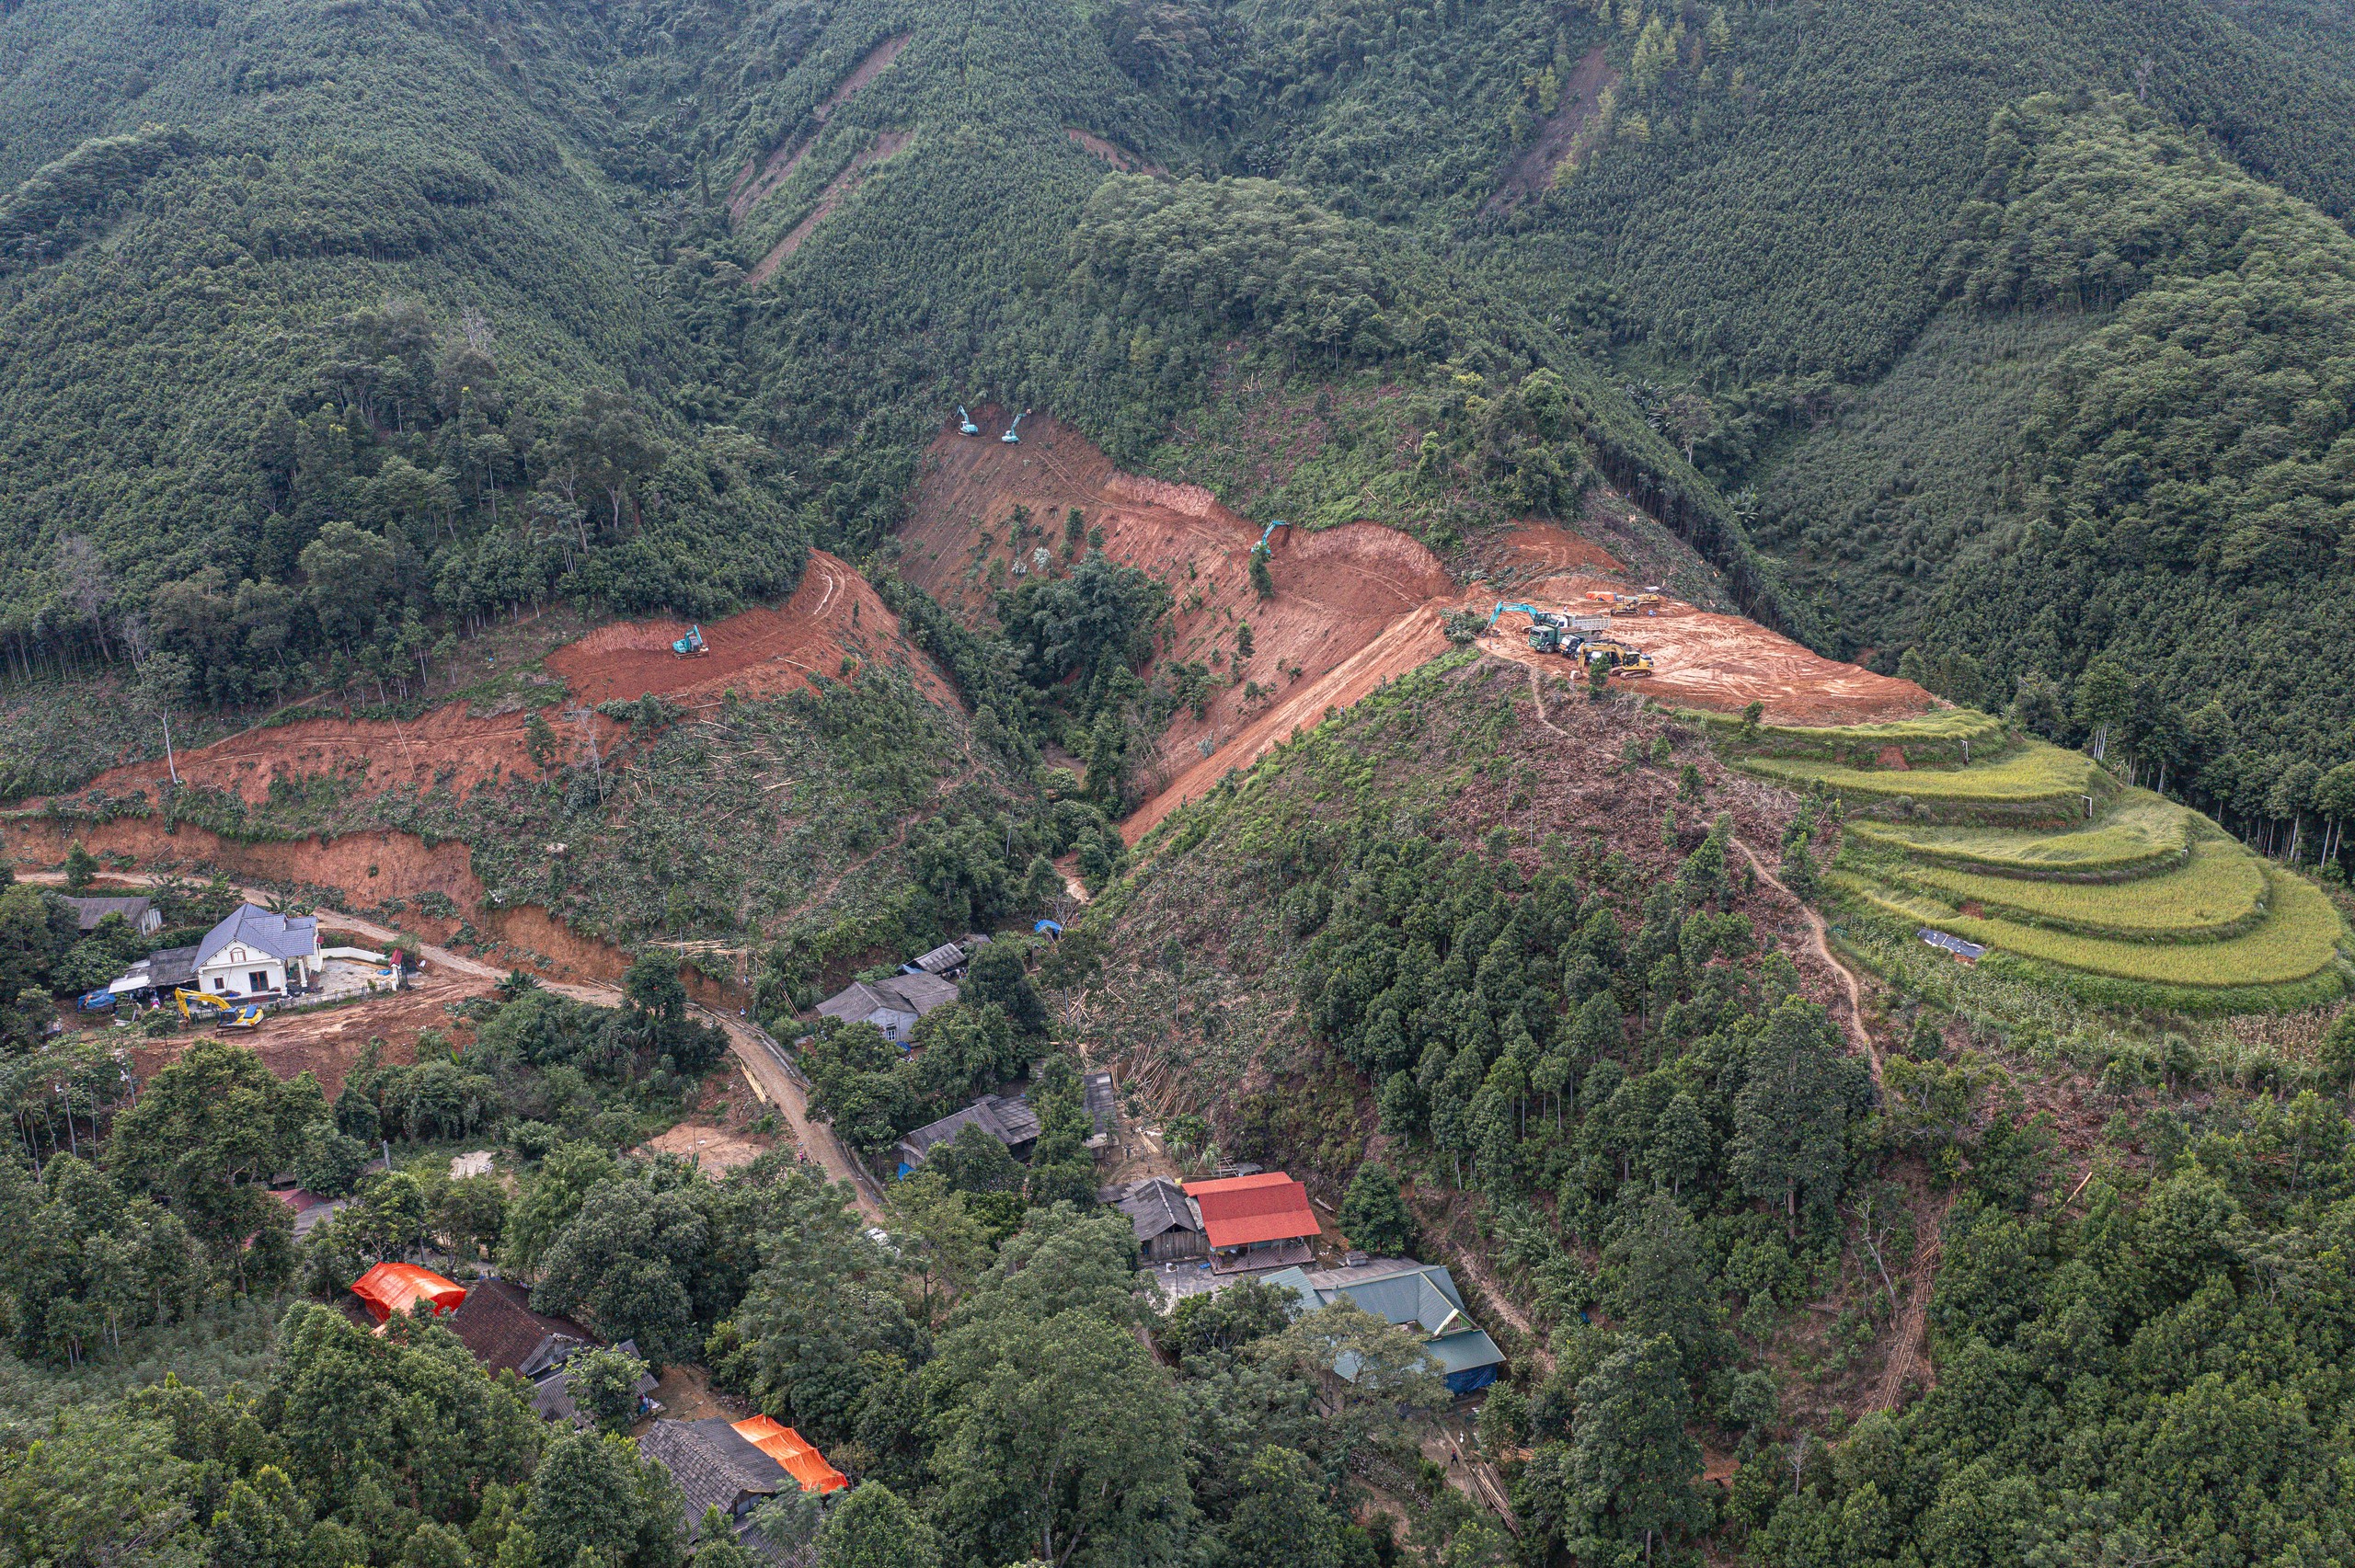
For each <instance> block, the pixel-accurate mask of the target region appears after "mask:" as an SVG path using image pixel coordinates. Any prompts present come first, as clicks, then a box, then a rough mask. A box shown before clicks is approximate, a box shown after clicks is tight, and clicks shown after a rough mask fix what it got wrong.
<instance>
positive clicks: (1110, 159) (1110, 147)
mask: <svg viewBox="0 0 2355 1568" xmlns="http://www.w3.org/2000/svg"><path fill="white" fill-rule="evenodd" d="M1063 134H1064V135H1066V136H1068V137H1070V138H1071V139H1072V140H1073V141H1074V142H1075V143H1078V144H1079V145H1080V146H1082V147H1085V148H1086V149H1087V150H1088V151H1089V152H1091V153H1093V154H1095V155H1097V157H1099V158H1101V159H1103V160H1104V161H1105V162H1106V163H1108V164H1110V165H1111V166H1113V167H1114V168H1116V169H1118V170H1120V172H1121V173H1122V174H1164V173H1166V172H1167V171H1166V170H1165V169H1164V168H1163V167H1162V166H1160V165H1159V164H1149V163H1147V162H1145V161H1144V160H1143V158H1140V157H1138V156H1137V155H1135V154H1134V153H1132V152H1130V151H1129V150H1128V149H1127V148H1126V147H1123V146H1121V145H1120V143H1118V142H1107V141H1106V140H1104V138H1103V137H1101V136H1098V135H1097V134H1096V132H1093V131H1082V130H1081V129H1080V128H1079V127H1078V126H1076V125H1067V126H1065V127H1063Z"/></svg>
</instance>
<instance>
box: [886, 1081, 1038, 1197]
mask: <svg viewBox="0 0 2355 1568" xmlns="http://www.w3.org/2000/svg"><path fill="white" fill-rule="evenodd" d="M969 1126H970V1127H980V1128H981V1129H982V1131H983V1132H985V1133H988V1134H989V1135H990V1136H991V1137H992V1138H994V1139H997V1140H998V1141H999V1142H1000V1143H1003V1144H1005V1150H1006V1152H1007V1153H1009V1154H1011V1155H1013V1156H1014V1157H1015V1158H1016V1159H1017V1160H1020V1159H1022V1158H1024V1157H1025V1156H1027V1155H1028V1153H1029V1152H1030V1146H1031V1145H1032V1144H1034V1143H1036V1142H1038V1141H1039V1113H1038V1112H1036V1111H1034V1110H1032V1109H1031V1108H1030V1102H1029V1101H1028V1100H1017V1099H1013V1098H1010V1097H1009V1096H1006V1095H1004V1094H984V1095H982V1097H981V1098H980V1099H978V1100H976V1101H974V1102H973V1103H972V1104H970V1105H968V1106H966V1107H965V1108H964V1109H963V1110H961V1111H952V1112H950V1113H949V1114H948V1115H947V1116H943V1117H941V1118H940V1119H939V1120H938V1121H936V1122H927V1123H926V1124H925V1125H924V1126H923V1127H918V1128H916V1129H915V1131H913V1132H912V1133H910V1134H908V1136H907V1137H905V1138H903V1139H901V1140H900V1143H899V1148H898V1150H896V1152H897V1153H898V1154H899V1156H900V1175H901V1176H902V1178H905V1177H907V1176H909V1175H911V1174H913V1173H914V1171H915V1169H916V1167H917V1166H919V1165H921V1164H923V1163H924V1162H925V1155H927V1154H930V1153H931V1152H932V1151H933V1150H936V1149H937V1148H939V1147H940V1146H941V1145H942V1144H944V1143H954V1142H956V1141H957V1135H958V1134H959V1133H960V1132H962V1131H964V1130H965V1128H966V1127H969Z"/></svg>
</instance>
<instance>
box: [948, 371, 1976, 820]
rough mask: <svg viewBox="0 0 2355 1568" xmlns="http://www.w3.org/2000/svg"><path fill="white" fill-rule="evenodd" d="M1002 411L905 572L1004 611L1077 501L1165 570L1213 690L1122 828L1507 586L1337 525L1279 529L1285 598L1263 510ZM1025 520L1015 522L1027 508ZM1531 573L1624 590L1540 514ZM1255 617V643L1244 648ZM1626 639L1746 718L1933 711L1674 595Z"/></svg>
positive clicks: (974, 607)
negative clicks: (1002, 602)
mask: <svg viewBox="0 0 2355 1568" xmlns="http://www.w3.org/2000/svg"><path fill="white" fill-rule="evenodd" d="M1006 420H1007V415H1006V412H1005V410H1003V409H994V408H993V409H983V410H979V411H977V413H976V421H977V422H978V423H980V424H981V425H982V428H983V431H984V433H983V434H982V436H979V437H970V436H960V435H959V434H958V433H957V432H956V429H955V428H954V426H953V425H952V426H947V427H944V428H943V430H942V433H941V434H940V436H939V437H938V438H937V439H936V440H935V441H934V442H933V445H932V449H931V451H930V452H929V453H927V454H926V457H925V464H924V466H923V469H922V471H921V473H920V475H919V477H918V481H917V486H916V495H915V498H914V502H913V506H912V507H911V509H910V511H909V517H908V521H907V523H906V524H905V526H904V527H903V528H902V531H901V543H902V551H903V554H902V562H901V566H902V571H903V572H904V573H905V574H906V576H907V578H908V579H909V580H910V581H911V582H913V583H915V584H916V585H917V586H918V587H920V588H923V589H925V591H927V592H929V593H931V594H932V595H933V596H934V597H935V598H936V599H938V600H939V601H941V602H942V603H944V604H946V605H948V606H949V607H950V608H952V609H954V610H956V611H957V612H959V613H960V614H962V615H964V616H965V617H966V618H967V619H968V620H971V621H979V620H980V619H981V618H982V616H984V615H985V614H986V613H987V612H988V605H989V601H990V598H991V596H992V594H994V592H995V591H996V590H998V589H1003V588H1010V587H1013V586H1016V585H1017V584H1019V583H1020V582H1021V581H1023V580H1024V579H1025V578H1026V577H1028V575H1029V574H1031V573H1034V572H1039V571H1045V572H1049V573H1052V574H1056V575H1060V574H1062V573H1063V572H1065V571H1067V570H1068V569H1069V565H1070V562H1069V552H1068V548H1067V544H1066V538H1067V536H1066V532H1065V527H1066V523H1065V520H1066V518H1067V516H1068V514H1069V512H1070V511H1071V510H1072V509H1074V508H1076V509H1078V511H1079V513H1080V516H1081V525H1082V527H1083V529H1084V530H1085V531H1086V533H1085V537H1086V539H1087V540H1089V541H1096V540H1100V541H1101V544H1102V548H1103V550H1104V553H1105V554H1106V555H1108V556H1109V558H1111V559H1112V560H1115V561H1118V562H1120V563H1121V564H1123V565H1127V566H1133V567H1140V568H1142V569H1143V570H1144V571H1147V572H1150V573H1151V574H1152V575H1153V576H1155V578H1159V579H1160V580H1161V581H1162V582H1164V583H1166V584H1167V585H1168V587H1169V589H1170V592H1171V595H1172V597H1173V599H1174V601H1175V602H1174V604H1173V607H1172V609H1171V612H1170V613H1169V616H1168V618H1167V619H1166V621H1165V623H1164V624H1163V630H1162V637H1161V641H1160V643H1159V645H1158V647H1157V649H1156V652H1155V658H1154V661H1153V667H1152V668H1151V669H1149V670H1148V671H1147V673H1148V674H1149V675H1150V674H1153V673H1155V672H1159V673H1162V674H1166V675H1170V676H1172V677H1173V678H1174V676H1175V673H1176V672H1175V670H1174V669H1172V668H1171V667H1172V666H1174V665H1176V664H1179V663H1190V664H1200V665H1201V666H1203V667H1204V668H1205V669H1207V670H1208V671H1209V672H1210V674H1211V676H1212V680H1213V682H1214V687H1213V690H1212V694H1210V695H1209V696H1208V698H1207V700H1206V701H1205V702H1204V704H1203V706H1202V711H1201V713H1200V715H1196V714H1195V713H1194V712H1193V711H1192V710H1190V709H1181V710H1180V711H1179V713H1178V715H1177V718H1176V719H1175V720H1174V721H1173V722H1172V723H1171V724H1170V726H1169V728H1168V729H1167V731H1166V732H1165V734H1164V735H1163V736H1162V738H1161V742H1160V746H1159V748H1158V750H1157V751H1156V753H1155V761H1154V769H1155V772H1154V775H1153V778H1152V781H1151V788H1152V793H1151V795H1150V796H1149V798H1148V799H1147V800H1146V801H1145V803H1144V805H1143V807H1141V808H1140V809H1139V810H1138V811H1137V812H1136V813H1135V814H1134V815H1132V817H1131V818H1129V819H1128V821H1127V822H1126V823H1125V824H1124V825H1123V831H1124V832H1125V834H1126V835H1127V836H1128V838H1129V839H1130V841H1132V842H1133V841H1135V840H1136V839H1138V838H1141V837H1142V836H1143V834H1144V833H1146V832H1147V831H1149V830H1151V829H1152V828H1153V827H1154V825H1155V824H1156V823H1158V822H1159V821H1160V820H1161V819H1162V818H1165V817H1166V816H1167V815H1168V814H1169V813H1170V812H1171V811H1172V810H1174V809H1176V808H1177V807H1179V806H1181V805H1184V804H1185V803H1186V802H1188V801H1189V800H1193V799H1196V798H1198V797H1200V795H1203V794H1205V793H1207V792H1208V791H1209V790H1210V789H1211V788H1212V786H1214V785H1215V784H1217V782H1218V781H1219V779H1220V778H1221V777H1223V775H1224V774H1225V773H1227V772H1228V771H1229V770H1231V769H1235V768H1241V767H1247V766H1249V765H1250V764H1251V763H1252V762H1253V761H1257V760H1258V758H1259V757H1261V756H1263V755H1265V754H1266V753H1267V752H1268V751H1269V750H1271V749H1272V748H1274V747H1276V746H1278V745H1281V743H1282V742H1283V741H1284V740H1285V739H1287V738H1290V737H1291V736H1292V734H1293V732H1294V731H1296V730H1298V729H1300V728H1303V727H1310V726H1314V725H1315V724H1316V723H1317V722H1318V721H1319V720H1321V719H1322V718H1323V716H1324V715H1325V713H1326V711H1327V709H1328V708H1345V707H1348V706H1349V705H1350V704H1352V703H1355V702H1356V701H1358V699H1360V698H1361V697H1362V696H1364V695H1365V694H1366V693H1368V692H1372V691H1373V690H1374V688H1375V687H1377V686H1379V685H1380V684H1382V683H1383V682H1384V681H1390V680H1395V679H1396V678H1397V677H1398V676H1400V675H1403V674H1405V673H1406V672H1407V671H1408V670H1413V669H1415V668H1416V667H1417V666H1419V665H1420V664H1423V663H1425V662H1426V661H1428V660H1430V659H1431V658H1435V657H1437V656H1438V655H1439V654H1441V653H1442V652H1444V651H1446V648H1447V646H1448V645H1447V639H1446V634H1445V631H1444V629H1443V624H1442V615H1443V614H1444V612H1447V611H1449V610H1456V609H1463V610H1470V611H1473V612H1477V613H1479V614H1481V615H1483V616H1484V617H1485V616H1486V615H1487V614H1488V612H1490V611H1491V610H1492V609H1493V607H1494V605H1495V603H1496V601H1497V599H1498V598H1499V595H1498V594H1497V593H1496V592H1495V591H1494V590H1491V589H1485V588H1480V587H1478V586H1477V585H1476V587H1475V589H1473V590H1472V591H1466V590H1465V589H1460V588H1458V587H1457V586H1456V585H1455V584H1454V583H1453V581H1451V580H1450V578H1449V577H1448V575H1447V573H1446V571H1445V570H1444V569H1443V568H1442V567H1441V565H1440V563H1439V561H1438V559H1437V558H1436V557H1435V556H1433V555H1431V554H1430V551H1429V550H1427V549H1425V548H1424V547H1423V545H1422V544H1420V543H1419V542H1418V541H1416V540H1415V539H1413V538H1411V537H1410V536H1408V535H1407V534H1405V533H1401V532H1398V531H1396V530H1395V529H1391V528H1385V527H1384V526H1382V525H1381V524H1379V523H1374V522H1354V523H1350V524H1348V525H1347V526H1345V527H1341V528H1334V529H1327V530H1325V531H1323V532H1315V533H1307V532H1294V531H1292V530H1291V529H1280V530H1278V531H1277V532H1276V533H1275V535H1274V537H1273V539H1272V540H1271V541H1270V552H1271V554H1270V559H1269V574H1270V576H1271V577H1272V578H1273V579H1274V583H1275V593H1274V595H1273V597H1271V598H1269V599H1265V600H1263V599H1261V598H1259V596H1258V593H1257V592H1256V591H1255V590H1254V589H1252V587H1251V584H1250V576H1249V573H1250V557H1251V551H1252V548H1253V546H1254V545H1256V544H1258V540H1259V537H1260V532H1261V528H1262V527H1263V526H1264V524H1254V523H1253V522H1251V521H1246V519H1244V518H1242V517H1239V516H1237V515H1236V514H1235V513H1234V512H1233V511H1230V510H1229V509H1226V508H1225V507H1223V506H1222V505H1221V504H1220V503H1219V502H1218V500H1217V499H1216V498H1214V497H1212V495H1211V494H1210V493H1209V492H1208V491H1206V490H1203V489H1200V488H1199V487H1197V486H1190V485H1173V484H1170V483H1167V482H1166V481H1163V480H1157V479H1150V478H1143V477H1140V476H1137V475H1130V474H1124V473H1122V472H1120V470H1119V469H1117V468H1115V467H1114V466H1113V465H1112V462H1111V459H1110V458H1109V457H1107V456H1106V455H1105V454H1104V453H1103V452H1101V451H1099V450H1097V447H1096V446H1095V445H1094V444H1093V443H1091V442H1089V441H1087V440H1086V437H1084V436H1082V435H1080V434H1079V433H1078V432H1077V431H1076V430H1074V429H1072V428H1071V427H1069V426H1067V425H1064V424H1063V423H1062V422H1061V421H1059V420H1057V419H1055V418H1053V417H1052V416H1051V415H1041V414H1033V415H1031V416H1030V417H1029V418H1028V419H1026V420H1025V421H1024V423H1023V434H1022V440H1021V441H1020V442H1019V443H1018V444H1011V445H1010V444H1007V443H1005V442H1004V441H999V440H998V439H996V438H997V436H998V435H999V433H1000V432H1001V431H1002V430H1003V429H1005V423H1006ZM1017 507H1020V508H1023V509H1026V511H1027V522H1026V529H1027V532H1025V533H1024V534H1023V536H1022V538H1021V539H1020V540H1019V541H1018V542H1017V540H1016V538H1015V536H1014V530H1015V524H1016V509H1017ZM1505 548H1506V551H1507V552H1508V554H1509V555H1510V556H1511V559H1512V560H1513V561H1514V562H1515V563H1517V564H1519V565H1520V566H1521V567H1522V569H1524V570H1532V569H1534V570H1538V571H1543V572H1547V573H1550V574H1551V575H1549V576H1545V577H1542V578H1538V579H1537V580H1535V581H1534V582H1528V583H1522V584H1520V585H1517V586H1516V587H1515V588H1513V589H1511V598H1512V599H1513V600H1516V601H1527V602H1531V603H1537V604H1542V605H1545V606H1547V607H1549V608H1550V607H1560V608H1565V609H1578V610H1586V609H1593V608H1595V606H1594V604H1593V603H1592V602H1591V601H1588V600H1587V599H1586V597H1585V596H1586V594H1587V593H1588V592H1590V591H1591V590H1610V591H1617V592H1623V593H1624V592H1626V591H1627V589H1629V588H1630V587H1631V586H1633V585H1632V584H1630V583H1629V582H1628V581H1627V580H1626V578H1624V577H1621V576H1616V575H1612V576H1605V575H1603V574H1615V573H1617V572H1618V571H1619V566H1618V563H1617V562H1616V561H1615V560H1614V559H1613V557H1612V555H1611V554H1610V553H1609V552H1608V551H1606V550H1604V549H1603V547H1602V546H1600V545H1598V544H1595V543H1594V542H1593V541H1592V540H1591V539H1589V538H1587V537H1585V536H1584V535H1582V534H1580V533H1576V532H1571V531H1570V530H1568V529H1567V528H1564V527H1561V526H1559V525H1557V524H1552V523H1536V522H1532V523H1527V524H1523V525H1522V526H1521V527H1519V528H1516V529H1515V530H1513V531H1512V532H1511V533H1509V534H1507V535H1506V537H1505ZM1527 624H1528V623H1527V621H1526V619H1525V618H1524V617H1521V616H1510V617H1507V618H1506V619H1505V620H1504V621H1502V622H1501V623H1499V625H1498V626H1497V628H1496V630H1495V632H1494V633H1493V634H1492V635H1490V636H1488V638H1486V639H1485V640H1484V642H1483V647H1486V648H1487V649H1488V651H1489V652H1492V653H1496V654H1499V655H1501V656H1502V657H1505V658H1515V659H1519V660H1521V661H1522V662H1525V663H1532V664H1535V665H1537V666H1539V667H1540V668H1544V669H1547V670H1552V671H1555V672H1560V671H1562V670H1565V669H1566V668H1568V666H1567V665H1566V663H1565V661H1564V660H1562V659H1560V658H1557V657H1555V656H1551V655H1537V654H1532V653H1530V652H1529V651H1528V647H1527V645H1526V643H1525V641H1524V634H1525V632H1526V629H1527ZM1245 626H1248V627H1249V628H1250V635H1251V651H1250V652H1249V654H1248V655H1247V656H1246V655H1244V654H1243V653H1242V647H1241V638H1240V631H1241V628H1243V627H1245ZM1619 629H1620V630H1621V631H1622V632H1623V634H1624V635H1625V636H1626V638H1627V640H1629V641H1630V642H1633V643H1634V644H1636V645H1637V646H1638V647H1643V648H1645V649H1647V650H1648V651H1650V652H1651V653H1652V654H1653V655H1654V658H1655V659H1656V661H1657V662H1658V664H1659V667H1660V673H1658V674H1655V675H1652V676H1649V677H1646V678H1641V680H1640V683H1639V684H1638V683H1635V682H1631V681H1627V680H1618V681H1616V683H1619V684H1625V685H1627V686H1628V688H1629V689H1630V690H1641V691H1645V692H1649V693H1652V694H1655V695H1657V696H1659V697H1660V700H1661V701H1663V702H1667V703H1671V704H1690V705H1692V706H1695V707H1704V708H1709V709H1713V710H1717V711H1723V712H1728V713H1738V712H1740V710H1741V708H1742V707H1743V706H1744V705H1745V704H1748V703H1750V702H1752V701H1761V702H1763V703H1765V704H1766V709H1767V711H1766V716H1767V718H1768V719H1769V720H1770V721H1774V722H1780V723H1857V722H1864V721H1867V720H1872V719H1879V718H1890V717H1896V716H1900V715H1904V714H1913V713H1920V712H1923V711H1924V710H1925V709H1927V708H1929V707H1930V706H1932V705H1933V699H1932V698H1931V697H1930V695H1929V693H1928V692H1924V691H1923V690H1922V689H1921V688H1920V687H1918V686H1916V685H1914V684H1913V682H1911V681H1892V680H1890V679H1888V678H1887V677H1884V676H1878V675H1875V674H1872V673H1871V672H1870V671H1868V670H1861V669H1858V668H1857V667H1856V666H1855V665H1847V664H1837V663H1834V662H1833V661H1832V660H1830V659H1826V658H1820V657H1818V656H1817V655H1815V654H1813V653H1810V652H1809V651H1808V650H1807V649H1806V648H1804V647H1800V646H1799V645H1798V644H1797V643H1795V642H1792V641H1791V640H1790V639H1789V638H1787V637H1784V636H1782V635H1778V634H1776V633H1774V632H1770V631H1768V630H1766V629H1765V628H1764V627H1763V626H1760V625H1758V624H1756V623H1754V622H1751V621H1747V620H1744V619H1742V618H1741V617H1740V616H1736V615H1719V614H1712V613H1708V612H1703V611H1698V610H1695V609H1694V608H1693V607H1692V606H1691V605H1688V604H1683V603H1681V602H1677V601H1670V602H1668V603H1667V604H1665V605H1663V606H1662V607H1661V610H1660V613H1658V614H1656V615H1649V616H1638V617H1633V618H1629V619H1626V620H1624V621H1622V622H1621V623H1619Z"/></svg>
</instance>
